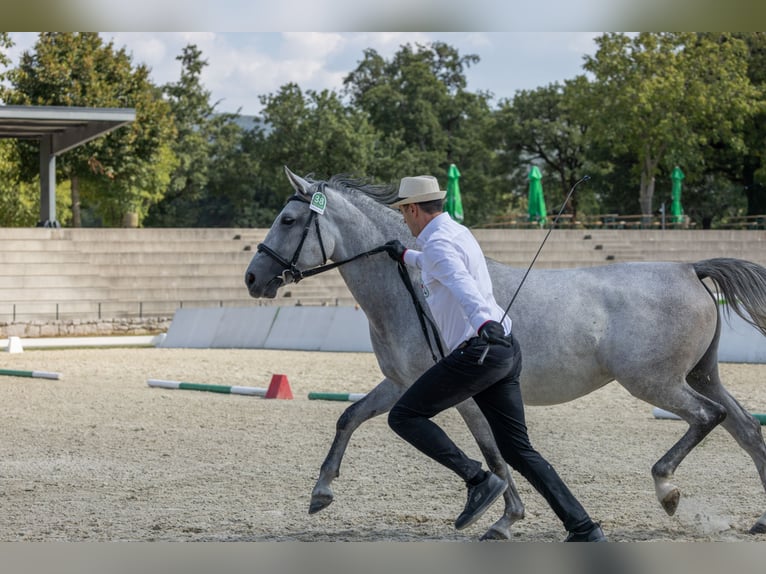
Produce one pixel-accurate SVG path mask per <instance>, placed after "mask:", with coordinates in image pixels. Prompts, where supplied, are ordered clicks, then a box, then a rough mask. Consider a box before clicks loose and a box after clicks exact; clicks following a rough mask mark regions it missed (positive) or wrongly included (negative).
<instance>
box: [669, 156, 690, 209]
mask: <svg viewBox="0 0 766 574" xmlns="http://www.w3.org/2000/svg"><path fill="white" fill-rule="evenodd" d="M684 177H686V176H685V175H684V172H682V171H681V168H680V167H678V166H676V167H675V168H674V169H673V173H671V174H670V179H672V180H673V187H672V189H671V191H670V199H671V203H670V215H671V221H672V222H673V223H683V221H684V208H683V207H681V185H682V184H681V182H682V181H683V179H684Z"/></svg>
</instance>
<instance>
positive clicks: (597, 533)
mask: <svg viewBox="0 0 766 574" xmlns="http://www.w3.org/2000/svg"><path fill="white" fill-rule="evenodd" d="M606 541H607V540H606V536H604V531H603V530H601V525H600V524H598V523H597V522H594V523H593V526H591V527H590V528H589V529H588V530H581V531H579V532H570V533H569V536H567V537H566V539H565V540H564V542H606Z"/></svg>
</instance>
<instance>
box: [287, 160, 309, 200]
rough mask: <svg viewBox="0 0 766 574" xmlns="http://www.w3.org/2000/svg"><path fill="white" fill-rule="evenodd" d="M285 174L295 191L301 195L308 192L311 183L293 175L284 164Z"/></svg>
mask: <svg viewBox="0 0 766 574" xmlns="http://www.w3.org/2000/svg"><path fill="white" fill-rule="evenodd" d="M285 175H286V176H287V179H288V180H289V181H290V185H292V186H293V189H294V190H295V192H296V193H300V194H301V195H307V194H308V193H309V189H311V184H310V183H309V182H308V181H306V180H305V179H303V178H302V177H299V176H297V175H295V174H294V173H293V172H292V171H290V168H288V167H287V166H285Z"/></svg>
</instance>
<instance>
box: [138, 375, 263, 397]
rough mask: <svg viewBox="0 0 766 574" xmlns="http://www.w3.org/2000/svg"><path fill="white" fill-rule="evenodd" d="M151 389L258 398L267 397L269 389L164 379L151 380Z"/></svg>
mask: <svg viewBox="0 0 766 574" xmlns="http://www.w3.org/2000/svg"><path fill="white" fill-rule="evenodd" d="M147 384H148V385H149V386H150V387H155V388H160V389H180V390H182V391H208V392H211V393H224V394H229V395H250V396H256V397H264V396H266V391H267V389H261V388H259V387H239V386H226V385H207V384H202V383H185V382H183V381H165V380H162V379H149V380H148V381H147Z"/></svg>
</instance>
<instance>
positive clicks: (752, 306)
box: [693, 257, 766, 336]
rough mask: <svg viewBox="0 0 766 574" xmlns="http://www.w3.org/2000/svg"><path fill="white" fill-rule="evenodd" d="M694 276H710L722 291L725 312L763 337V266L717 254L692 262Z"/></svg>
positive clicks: (765, 315) (765, 317)
mask: <svg viewBox="0 0 766 574" xmlns="http://www.w3.org/2000/svg"><path fill="white" fill-rule="evenodd" d="M693 266H694V271H695V272H696V273H697V277H698V278H699V279H700V280H702V279H705V278H709V279H711V280H712V281H713V282H714V283H715V285H716V287H717V289H718V291H719V292H720V293H722V294H723V297H724V300H725V302H726V303H727V304H728V305H727V308H726V310H727V312H729V310H730V309H733V310H734V311H735V312H736V313H737V315H739V316H740V317H742V319H744V320H745V321H747V322H748V323H750V324H751V325H752V326H753V327H755V328H756V329H758V330H759V331H760V332H761V333H763V335H764V336H766V268H765V267H762V266H760V265H758V264H756V263H752V262H751V261H745V260H743V259H733V258H728V257H719V258H715V259H705V260H704V261H698V262H697V263H694V264H693Z"/></svg>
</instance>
